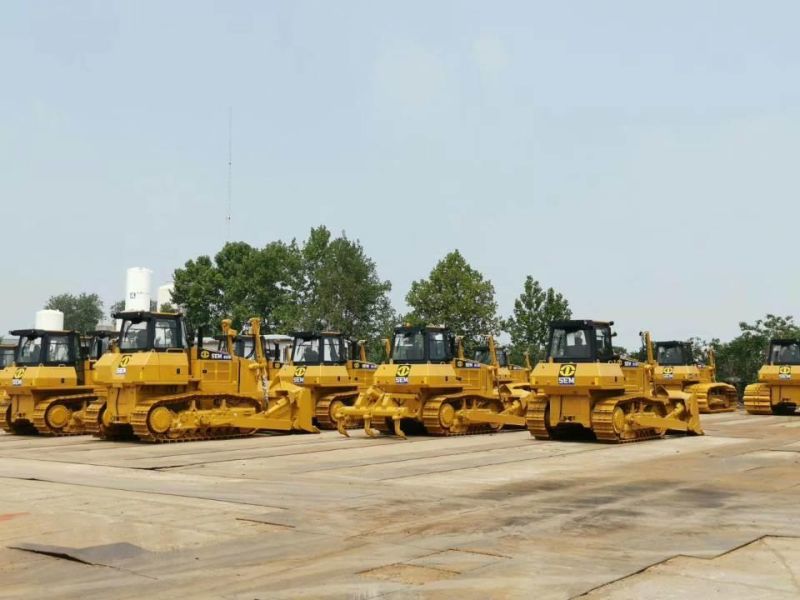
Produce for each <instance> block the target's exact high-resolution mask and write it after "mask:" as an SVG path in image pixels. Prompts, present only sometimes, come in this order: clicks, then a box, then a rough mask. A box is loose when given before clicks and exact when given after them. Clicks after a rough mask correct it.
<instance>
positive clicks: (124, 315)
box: [111, 310, 183, 319]
mask: <svg viewBox="0 0 800 600" xmlns="http://www.w3.org/2000/svg"><path fill="white" fill-rule="evenodd" d="M111 316H112V317H113V318H115V319H145V318H147V317H182V316H183V313H180V312H174V313H165V312H157V311H150V310H129V311H125V310H123V311H120V312H115V313H114V314H113V315H111Z"/></svg>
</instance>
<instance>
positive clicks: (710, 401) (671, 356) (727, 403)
mask: <svg viewBox="0 0 800 600" xmlns="http://www.w3.org/2000/svg"><path fill="white" fill-rule="evenodd" d="M692 354H693V353H692V344H691V343H690V342H679V341H670V342H655V358H656V365H655V369H654V371H653V383H654V384H655V385H656V386H661V387H663V388H664V389H665V390H667V392H669V394H670V395H671V396H675V397H676V398H678V397H681V395H682V394H684V395H685V394H691V395H693V396H694V397H695V398H696V399H697V407H698V409H699V410H700V412H701V413H719V412H733V411H735V410H736V404H737V402H738V397H739V396H738V394H737V392H736V388H735V387H734V386H732V385H730V384H728V383H722V382H718V381H717V380H716V373H717V365H716V361H715V357H714V350H713V349H709V351H708V364H706V365H699V364H697V363H696V362H695V361H694V357H693V356H692Z"/></svg>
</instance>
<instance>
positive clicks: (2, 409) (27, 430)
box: [0, 397, 36, 435]
mask: <svg viewBox="0 0 800 600" xmlns="http://www.w3.org/2000/svg"><path fill="white" fill-rule="evenodd" d="M10 410H11V398H9V397H6V398H4V399H3V400H0V418H1V419H2V424H3V431H5V432H6V433H13V434H16V435H32V434H34V433H36V429H34V427H33V424H32V423H29V422H28V421H24V422H22V423H18V424H15V423H12V422H11V421H10V419H9V411H10Z"/></svg>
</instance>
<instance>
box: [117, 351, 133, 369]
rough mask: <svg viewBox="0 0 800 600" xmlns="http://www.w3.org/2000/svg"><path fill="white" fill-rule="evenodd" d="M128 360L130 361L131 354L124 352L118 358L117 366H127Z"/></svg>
mask: <svg viewBox="0 0 800 600" xmlns="http://www.w3.org/2000/svg"><path fill="white" fill-rule="evenodd" d="M129 362H131V355H130V354H126V355H124V356H123V357H122V358H121V359H119V366H120V367H127V366H128V363H129Z"/></svg>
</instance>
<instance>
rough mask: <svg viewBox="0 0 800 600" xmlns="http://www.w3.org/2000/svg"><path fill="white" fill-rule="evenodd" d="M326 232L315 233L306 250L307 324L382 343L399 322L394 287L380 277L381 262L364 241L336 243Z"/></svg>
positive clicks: (304, 296)
mask: <svg viewBox="0 0 800 600" xmlns="http://www.w3.org/2000/svg"><path fill="white" fill-rule="evenodd" d="M323 229H324V228H318V229H317V230H312V234H311V236H310V237H309V241H308V242H307V243H306V244H305V246H304V247H303V256H304V259H305V261H306V264H305V269H306V286H305V290H304V294H303V302H302V305H303V313H304V315H303V318H302V320H303V322H304V323H305V324H307V325H310V326H312V327H313V326H315V325H316V326H320V327H323V328H327V329H333V330H337V331H342V332H343V333H346V334H348V335H351V336H354V337H359V338H361V337H370V338H373V337H376V336H378V335H380V334H382V333H384V332H385V329H386V324H387V322H389V323H390V324H391V322H392V321H393V320H394V311H393V310H392V306H391V303H390V301H389V297H388V293H389V291H390V290H391V289H392V284H391V283H390V282H389V281H382V280H381V279H380V278H379V277H378V271H377V268H376V266H375V262H374V261H373V260H372V259H371V258H369V257H368V256H367V255H366V253H365V252H364V249H363V247H362V246H361V244H360V243H359V242H358V241H352V240H349V239H348V238H347V236H345V235H342V236H341V237H339V238H336V239H334V240H331V239H330V234H329V233H328V232H327V230H324V231H323Z"/></svg>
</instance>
